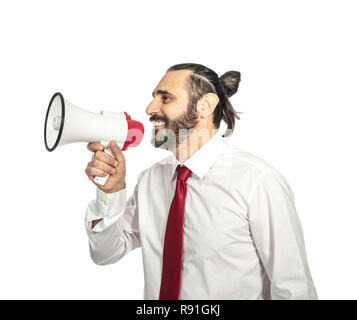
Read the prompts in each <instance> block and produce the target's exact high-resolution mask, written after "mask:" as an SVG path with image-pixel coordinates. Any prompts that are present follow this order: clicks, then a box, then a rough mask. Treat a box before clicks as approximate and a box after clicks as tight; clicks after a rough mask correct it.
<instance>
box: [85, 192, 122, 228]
mask: <svg viewBox="0 0 357 320" xmlns="http://www.w3.org/2000/svg"><path fill="white" fill-rule="evenodd" d="M125 205H126V188H124V189H122V190H120V191H117V192H114V193H105V192H103V191H102V190H101V189H99V188H97V196H96V200H93V201H91V202H90V204H89V205H88V208H87V212H86V218H85V224H86V227H87V229H88V230H89V231H91V232H101V231H104V230H105V229H106V228H108V227H109V226H111V225H112V224H113V223H115V222H116V221H117V220H118V219H119V217H120V215H121V213H122V212H124V210H125ZM98 219H103V220H102V221H100V222H98V223H97V224H96V225H95V227H94V228H93V229H92V221H93V220H98Z"/></svg>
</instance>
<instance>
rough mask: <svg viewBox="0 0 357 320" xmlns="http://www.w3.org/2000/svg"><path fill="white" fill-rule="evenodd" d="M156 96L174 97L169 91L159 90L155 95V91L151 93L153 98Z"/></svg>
mask: <svg viewBox="0 0 357 320" xmlns="http://www.w3.org/2000/svg"><path fill="white" fill-rule="evenodd" d="M157 94H166V95H168V96H171V97H174V95H173V94H172V93H170V92H169V91H167V90H160V89H159V90H156V93H155V91H153V93H152V96H153V97H154V98H155V96H156V95H157Z"/></svg>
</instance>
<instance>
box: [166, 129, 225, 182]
mask: <svg viewBox="0 0 357 320" xmlns="http://www.w3.org/2000/svg"><path fill="white" fill-rule="evenodd" d="M223 143H224V139H223V137H222V135H221V133H220V132H217V133H216V134H215V135H214V136H213V137H212V138H211V139H209V140H208V141H207V142H206V143H205V144H204V145H203V146H202V147H201V148H199V149H198V150H197V151H196V152H194V153H193V154H192V155H191V157H189V158H188V159H187V160H186V161H184V162H183V163H181V162H180V161H178V160H177V159H176V157H175V155H172V162H171V163H172V166H171V173H170V174H171V175H170V177H171V180H173V179H174V178H175V173H176V167H177V166H178V165H183V166H186V167H187V168H188V169H190V170H191V171H192V173H193V174H195V175H196V176H197V177H199V178H200V179H203V178H204V176H205V175H206V173H207V172H208V170H209V169H210V168H211V167H212V166H213V164H214V163H215V161H216V159H217V157H218V155H219V154H220V152H221V150H222V147H223Z"/></svg>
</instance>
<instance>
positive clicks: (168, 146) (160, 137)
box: [149, 102, 198, 150]
mask: <svg viewBox="0 0 357 320" xmlns="http://www.w3.org/2000/svg"><path fill="white" fill-rule="evenodd" d="M149 120H150V121H163V122H164V123H165V125H164V127H163V128H162V129H156V128H155V127H154V128H153V132H152V138H151V144H152V145H153V146H154V147H155V148H160V149H164V150H174V149H175V148H176V147H177V146H178V145H180V144H181V143H182V142H183V141H185V140H186V139H187V137H188V136H189V135H190V134H191V133H192V132H193V128H194V127H195V126H196V125H197V122H198V120H197V112H196V104H195V103H192V102H190V103H189V104H188V106H187V108H186V110H185V111H184V112H183V113H182V114H181V115H179V116H178V117H176V118H174V119H169V118H167V117H166V116H158V115H153V116H151V117H150V119H149Z"/></svg>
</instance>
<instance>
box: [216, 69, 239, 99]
mask: <svg viewBox="0 0 357 320" xmlns="http://www.w3.org/2000/svg"><path fill="white" fill-rule="evenodd" d="M220 79H221V82H222V85H223V88H224V90H225V92H226V94H227V96H228V97H231V96H233V95H234V94H235V93H236V92H237V91H238V87H239V82H240V72H239V71H227V72H226V73H225V74H223V75H221V77H220Z"/></svg>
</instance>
